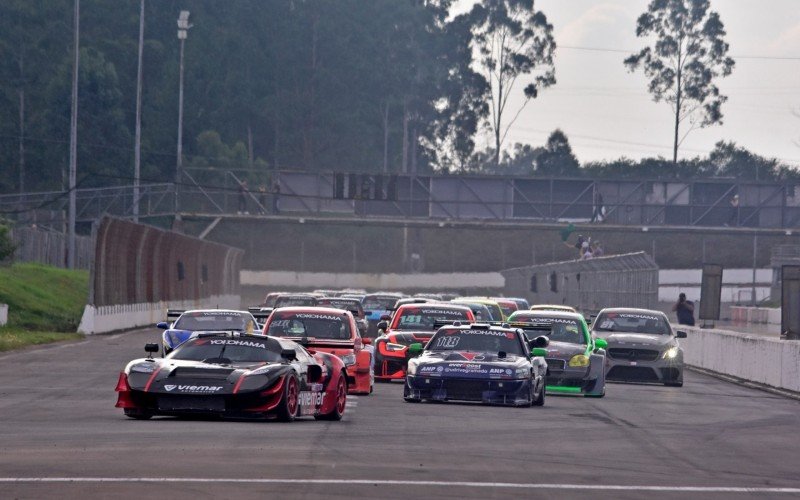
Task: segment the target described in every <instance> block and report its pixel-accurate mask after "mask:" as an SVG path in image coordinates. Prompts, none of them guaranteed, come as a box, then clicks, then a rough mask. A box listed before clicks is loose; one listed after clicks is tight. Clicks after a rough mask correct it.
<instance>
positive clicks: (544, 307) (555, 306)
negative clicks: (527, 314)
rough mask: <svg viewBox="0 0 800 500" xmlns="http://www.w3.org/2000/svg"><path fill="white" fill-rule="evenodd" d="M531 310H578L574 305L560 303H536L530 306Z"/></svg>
mask: <svg viewBox="0 0 800 500" xmlns="http://www.w3.org/2000/svg"><path fill="white" fill-rule="evenodd" d="M530 310H531V311H564V312H578V311H577V310H576V309H575V308H574V307H572V306H562V305H560V304H534V305H532V306H531V307H530Z"/></svg>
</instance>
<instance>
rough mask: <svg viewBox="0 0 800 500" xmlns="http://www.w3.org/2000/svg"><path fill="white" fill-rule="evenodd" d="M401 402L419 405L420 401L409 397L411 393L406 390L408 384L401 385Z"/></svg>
mask: <svg viewBox="0 0 800 500" xmlns="http://www.w3.org/2000/svg"><path fill="white" fill-rule="evenodd" d="M403 401H405V402H406V403H419V402H420V401H421V400H420V399H419V398H415V397H412V396H411V391H410V390H409V389H408V383H404V384H403Z"/></svg>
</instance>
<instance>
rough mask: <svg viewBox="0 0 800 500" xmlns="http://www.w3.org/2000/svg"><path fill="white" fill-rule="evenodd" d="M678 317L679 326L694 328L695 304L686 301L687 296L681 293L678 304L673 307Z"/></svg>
mask: <svg viewBox="0 0 800 500" xmlns="http://www.w3.org/2000/svg"><path fill="white" fill-rule="evenodd" d="M672 310H673V311H675V314H676V316H678V324H680V325H689V326H694V302H692V301H691V300H686V294H685V293H681V294H679V295H678V302H676V303H675V305H673V306H672Z"/></svg>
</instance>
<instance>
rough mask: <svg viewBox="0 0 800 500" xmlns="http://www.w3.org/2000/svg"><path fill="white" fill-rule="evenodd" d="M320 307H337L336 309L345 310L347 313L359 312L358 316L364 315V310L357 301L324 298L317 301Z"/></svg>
mask: <svg viewBox="0 0 800 500" xmlns="http://www.w3.org/2000/svg"><path fill="white" fill-rule="evenodd" d="M317 305H318V306H326V307H335V308H336V309H344V310H345V311H350V312H353V311H358V314H357V316H359V317H361V316H363V315H364V310H363V309H361V302H359V301H358V300H355V299H338V298H328V297H325V298H322V299H317Z"/></svg>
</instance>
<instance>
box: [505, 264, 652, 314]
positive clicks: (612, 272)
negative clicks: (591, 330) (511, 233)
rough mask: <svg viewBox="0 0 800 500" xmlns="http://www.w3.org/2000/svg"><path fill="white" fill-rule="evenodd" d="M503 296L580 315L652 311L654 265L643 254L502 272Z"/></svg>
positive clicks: (520, 268) (542, 265)
mask: <svg viewBox="0 0 800 500" xmlns="http://www.w3.org/2000/svg"><path fill="white" fill-rule="evenodd" d="M500 273H501V274H502V275H503V277H504V278H505V280H506V286H505V294H506V295H508V296H512V297H513V296H519V297H525V298H527V299H528V301H529V302H531V304H567V305H571V306H573V307H576V308H578V309H579V310H581V311H584V312H594V311H598V310H600V309H602V308H604V307H641V308H645V309H654V308H656V306H657V303H658V266H657V265H656V263H655V261H654V260H653V259H652V257H650V256H649V255H648V254H646V253H645V252H637V253H630V254H624V255H612V256H608V257H597V258H594V259H588V260H572V261H565V262H552V263H549V264H541V265H536V266H527V267H518V268H514V269H506V270H504V271H501V272H500Z"/></svg>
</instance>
